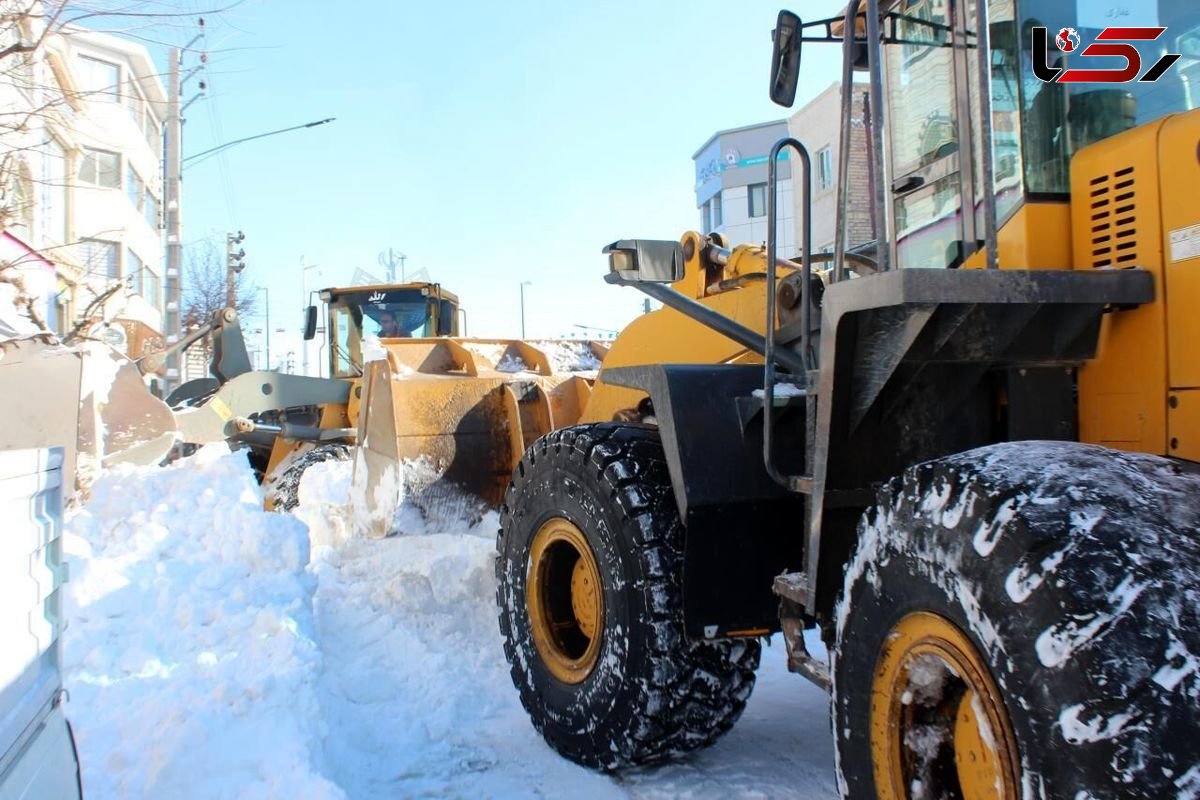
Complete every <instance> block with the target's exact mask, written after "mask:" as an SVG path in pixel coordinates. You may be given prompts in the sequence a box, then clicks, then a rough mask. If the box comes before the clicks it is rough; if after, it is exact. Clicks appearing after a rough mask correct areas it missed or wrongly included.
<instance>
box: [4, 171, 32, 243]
mask: <svg viewBox="0 0 1200 800" xmlns="http://www.w3.org/2000/svg"><path fill="white" fill-rule="evenodd" d="M7 195H8V198H7V200H8V212H9V214H8V220H7V224H8V227H9V228H11V229H12V230H13V231H14V232H15V233H16V234H17V235H18V236H19V237H21V238H22V239H24V240H26V241H28V240H29V238H30V233H31V229H32V228H33V177H32V175H31V174H30V172H29V167H28V166H27V165H26V164H25V163H24V162H21V163H20V164H19V165H18V166H17V168H16V169H15V170H13V173H12V175H11V176H10V177H9V183H8V191H7Z"/></svg>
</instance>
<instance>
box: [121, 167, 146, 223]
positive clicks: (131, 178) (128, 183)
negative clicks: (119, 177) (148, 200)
mask: <svg viewBox="0 0 1200 800" xmlns="http://www.w3.org/2000/svg"><path fill="white" fill-rule="evenodd" d="M125 196H126V197H128V198H129V203H130V205H132V206H133V207H134V208H136V209H137V210H138V211H141V210H142V198H143V197H145V196H146V184H145V183H144V182H143V181H142V176H140V175H138V174H137V171H136V170H135V169H134V168H133V164H130V163H129V162H128V161H126V162H125Z"/></svg>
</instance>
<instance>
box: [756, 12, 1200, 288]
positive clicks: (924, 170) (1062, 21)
mask: <svg viewBox="0 0 1200 800" xmlns="http://www.w3.org/2000/svg"><path fill="white" fill-rule="evenodd" d="M850 5H851V8H854V7H857V9H858V12H859V13H858V15H857V19H858V25H857V38H858V40H859V42H858V43H857V45H856V47H854V48H851V49H849V50H848V54H847V58H848V59H849V60H850V62H851V66H852V68H853V69H854V70H862V69H865V68H866V67H867V65H868V63H869V61H868V58H869V56H871V55H881V56H882V58H881V59H880V64H881V87H880V88H881V91H882V100H883V102H882V103H877V102H876V98H875V97H871V98H870V104H869V105H870V107H871V108H876V107H877V108H878V109H879V110H878V116H877V117H876V118H875V119H874V120H867V121H866V122H867V130H868V132H869V133H868V146H869V147H871V146H872V145H874V142H872V141H871V139H872V138H874V139H876V140H877V141H878V147H879V151H878V156H879V158H876V159H872V161H873V169H872V172H873V174H872V180H873V181H877V182H878V186H879V187H880V188H881V190H882V191H880V192H878V195H877V197H878V201H877V203H876V208H875V211H876V212H878V213H876V214H875V215H874V216H875V218H876V219H881V220H882V221H883V224H882V225H878V224H877V227H878V228H881V230H877V232H876V239H877V240H880V241H884V242H887V243H888V253H887V255H888V256H889V258H888V261H889V262H890V263H891V264H895V265H897V266H902V267H932V268H953V267H959V266H964V265H965V266H977V265H980V266H981V265H982V264H981V263H978V262H980V261H981V260H982V259H981V258H978V257H977V258H976V259H974V260H972V256H973V255H974V254H976V253H977V252H978V251H979V250H980V249H981V248H982V246H983V242H984V240H985V238H986V233H987V227H988V220H987V218H986V214H985V206H986V205H987V203H989V202H993V201H994V206H995V223H996V227H997V228H998V229H1000V230H1001V235H1000V237H999V238H1000V244H999V248H1000V251H1001V253H1000V261H1001V266H1014V267H1016V266H1022V267H1035V268H1037V267H1047V268H1048V267H1058V268H1065V267H1069V266H1070V263H1069V262H1070V256H1071V250H1070V246H1069V243H1067V242H1065V241H1059V242H1049V241H1044V240H1046V239H1048V238H1049V235H1050V234H1051V233H1052V232H1053V233H1055V234H1057V238H1058V239H1060V240H1065V239H1067V238H1069V235H1068V233H1067V230H1068V229H1067V228H1066V227H1065V225H1064V223H1065V221H1066V220H1067V213H1068V212H1067V211H1066V202H1067V201H1068V200H1069V193H1070V163H1071V158H1072V156H1073V155H1074V154H1075V153H1076V152H1078V151H1079V150H1080V149H1082V148H1084V147H1086V146H1088V145H1090V144H1093V143H1095V142H1097V141H1101V140H1103V139H1106V138H1109V137H1111V136H1114V135H1116V134H1118V133H1121V132H1122V131H1126V130H1129V129H1131V128H1134V127H1137V126H1139V125H1142V124H1144V123H1146V122H1149V121H1152V120H1155V119H1159V118H1161V117H1163V116H1165V115H1168V114H1173V113H1178V112H1182V111H1186V110H1189V109H1193V108H1196V107H1197V106H1198V105H1200V5H1197V4H1196V3H1195V1H1194V0H1159V2H1146V3H1126V4H1113V3H1111V2H1107V1H1106V0H989V2H988V5H987V20H988V25H987V27H988V39H989V41H988V43H987V46H988V49H989V52H990V59H989V60H990V65H991V74H990V80H989V81H988V84H989V85H990V97H989V98H988V100H989V104H990V114H988V115H986V116H985V113H984V110H983V104H981V103H980V102H979V91H978V86H979V85H980V82H979V76H978V68H979V59H978V53H977V42H978V37H977V36H976V33H975V29H976V27H977V16H976V4H975V2H974V1H973V0H892V1H891V2H888V1H886V0H881V1H880V2H879V3H878V8H879V12H880V17H881V19H880V24H879V42H880V44H879V45H877V48H878V49H877V50H876V51H874V52H869V53H865V54H864V52H863V47H864V45H865V47H867V48H870V47H871V45H870V44H869V43H866V42H865V38H866V24H865V18H866V14H865V10H866V8H867V7H868V2H867V0H861V2H857V3H855V2H852V3H851V4H850ZM1114 9H1116V11H1114ZM1114 14H1117V16H1114ZM790 20H791V22H790V23H789V22H788V21H787V20H785V19H784V17H783V16H782V15H781V21H780V24H779V25H777V35H776V40H777V41H776V55H775V59H774V62H773V70H772V82H771V87H770V88H771V95H772V97H773V99H776V101H777V102H780V101H787V100H789V99H790V98H789V93H788V89H789V88H790V87H789V86H788V82H789V80H788V74H789V71H790V72H791V74H792V75H797V74H799V75H802V74H803V71H802V70H803V65H802V64H800V63H799V62H800V58H799V53H798V50H799V48H800V46H801V43H802V42H841V41H842V37H843V33H844V31H845V28H846V26H845V25H844V23H843V22H842V18H839V19H836V20H819V21H816V22H809V23H808V24H804V23H802V22H800V21H799V20H798V19H795V17H794V16H793V17H790ZM1111 26H1121V27H1122V28H1126V27H1134V26H1140V27H1139V30H1144V29H1146V28H1165V30H1163V31H1162V32H1161V34H1159V35H1158V36H1157V38H1154V39H1142V40H1138V39H1135V38H1131V37H1130V36H1128V35H1124V36H1121V35H1116V34H1112V33H1110V34H1109V35H1108V36H1107V37H1106V39H1113V41H1114V43H1115V42H1116V41H1120V42H1121V44H1120V45H1119V46H1120V48H1121V49H1122V50H1123V51H1124V52H1125V53H1126V54H1127V55H1104V56H1098V55H1095V54H1094V52H1095V51H1094V50H1093V52H1092V53H1088V54H1087V55H1084V53H1085V51H1086V50H1087V49H1088V48H1089V46H1090V45H1092V44H1093V43H1095V42H1096V40H1097V37H1099V36H1100V35H1101V33H1102V32H1103V31H1104V30H1105V29H1106V28H1109V27H1111ZM779 31H782V35H780V33H779ZM1060 34H1061V35H1060ZM780 40H782V42H781V41H780ZM1103 46H1107V47H1109V48H1112V47H1114V44H1107V45H1103ZM790 50H794V51H797V52H795V53H794V54H793V53H792V52H790ZM1110 52H1112V50H1111V49H1110ZM1130 53H1135V54H1136V55H1135V56H1134V57H1133V59H1131V58H1129V57H1128V54H1130ZM789 56H790V57H789ZM864 56H865V57H864ZM1172 56H1177V57H1176V58H1172ZM1136 59H1140V69H1138V70H1134V71H1133V74H1132V75H1131V76H1130V77H1128V78H1125V77H1124V76H1121V75H1118V72H1119V71H1120V70H1123V69H1126V68H1127V67H1128V68H1131V67H1132V66H1135V65H1133V64H1132V61H1133V60H1136ZM1080 69H1087V70H1101V71H1106V72H1096V73H1091V74H1080V73H1078V72H1074V73H1072V74H1071V75H1069V76H1068V77H1069V78H1070V79H1071V80H1070V81H1069V82H1063V81H1060V80H1057V78H1061V77H1063V76H1062V72H1063V71H1064V70H1080ZM1156 72H1157V74H1155V73H1156ZM848 74H849V73H847V75H848ZM1114 77H1122V78H1123V80H1121V81H1120V82H1117V81H1114V80H1112V79H1113V78H1114ZM1047 78H1049V79H1050V80H1047ZM1148 78H1149V80H1148ZM852 85H853V87H854V88H853V90H852V91H853V92H855V93H859V94H861V93H864V92H867V91H869V89H868V86H867V85H864V84H862V83H857V82H856V83H854V84H852ZM847 101H848V98H845V97H844V98H843V102H847ZM783 104H788V103H786V102H784V103H783ZM862 122H863V121H862V120H854V123H856V124H862ZM876 125H878V127H877V128H876ZM871 131H875V132H874V133H871ZM988 137H990V139H991V143H992V147H991V151H992V157H991V159H990V160H989V162H987V163H985V162H984V160H983V142H984V141H985V139H986V138H988ZM879 163H882V164H883V165H885V166H884V168H882V169H880V168H879V167H878V166H874V165H877V164H879ZM988 172H990V173H991V175H990V185H987V186H985V184H987V183H988V178H987V177H986V175H987V173H988ZM838 173H839V174H846V169H845V165H844V164H843V168H842V169H840V170H838ZM880 173H882V174H880ZM989 196H990V197H989ZM1006 225H1007V226H1009V228H1010V230H1009V231H1008V234H1009V235H1008V239H1009V240H1010V241H1011V242H1022V243H1027V244H1022V245H1021V246H1020V247H1019V248H1018V247H1015V246H1014V247H1011V248H1010V247H1008V246H1007V245H1006V243H1005V236H1004V233H1003V231H1004V228H1005V226H1006ZM1039 239H1041V240H1043V241H1042V242H1040V243H1038V240H1039ZM1006 249H1007V253H1006V252H1005V251H1006ZM1006 256H1007V257H1006ZM1005 262H1008V263H1005ZM1017 262H1020V263H1017ZM1114 265H1117V266H1119V265H1120V264H1118V263H1117V262H1116V261H1115V260H1114Z"/></svg>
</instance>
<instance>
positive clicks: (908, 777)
mask: <svg viewBox="0 0 1200 800" xmlns="http://www.w3.org/2000/svg"><path fill="white" fill-rule="evenodd" d="M884 641H885V644H884V646H883V650H882V652H880V654H879V659H878V662H877V663H876V667H875V677H874V680H873V681H872V686H871V761H872V765H873V768H874V772H875V789H876V792H877V794H878V796H879V797H880V800H901V798H911V797H913V796H925V797H962V798H963V800H985V798H986V799H987V800H992V799H993V798H999V799H1001V800H1015V798H1017V797H1019V790H1020V779H1019V777H1018V776H1019V772H1018V766H1019V761H1020V759H1019V758H1018V755H1017V746H1016V739H1015V737H1014V735H1013V731H1012V727H1011V725H1010V723H1009V721H1008V714H1007V713H1006V711H1005V709H1004V701H1003V700H1002V698H1001V696H1000V692H999V690H998V689H997V687H996V683H995V681H993V680H992V676H991V673H990V672H989V670H988V668H987V664H986V663H985V662H984V660H983V658H982V657H981V656H980V655H979V652H978V651H977V650H976V649H975V646H974V645H973V644H972V643H971V640H970V639H969V638H968V637H967V635H966V634H965V633H963V632H962V630H961V629H959V627H958V626H957V625H955V624H954V623H952V622H950V621H949V620H948V619H946V618H945V617H941V616H938V615H937V614H930V613H928V612H918V613H914V614H909V615H908V616H906V617H904V618H903V619H901V620H900V621H899V622H898V623H897V624H896V626H895V627H893V628H892V630H891V631H890V632H889V634H888V636H887V638H886V639H885V640H884Z"/></svg>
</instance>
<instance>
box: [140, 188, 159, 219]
mask: <svg viewBox="0 0 1200 800" xmlns="http://www.w3.org/2000/svg"><path fill="white" fill-rule="evenodd" d="M143 199H144V200H145V207H144V208H143V209H142V213H143V214H144V215H145V217H146V224H147V225H149V226H150V227H151V228H157V227H158V226H159V223H158V198H157V197H155V196H154V195H152V194H150V192H149V191H147V192H146V193H145V195H143Z"/></svg>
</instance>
